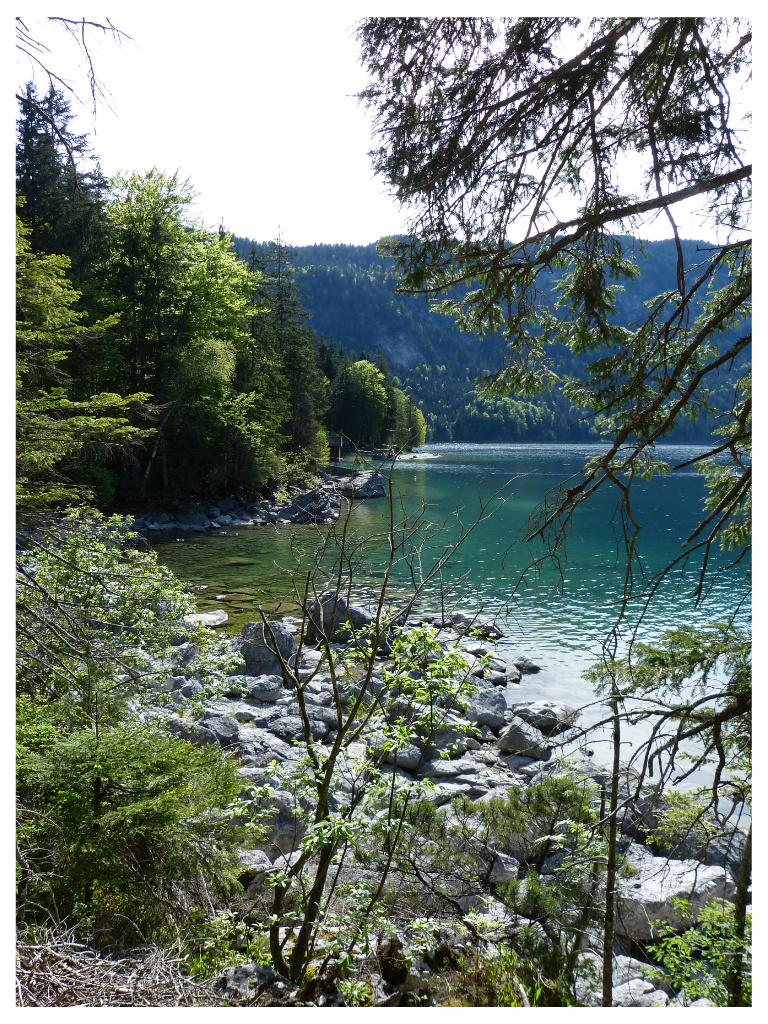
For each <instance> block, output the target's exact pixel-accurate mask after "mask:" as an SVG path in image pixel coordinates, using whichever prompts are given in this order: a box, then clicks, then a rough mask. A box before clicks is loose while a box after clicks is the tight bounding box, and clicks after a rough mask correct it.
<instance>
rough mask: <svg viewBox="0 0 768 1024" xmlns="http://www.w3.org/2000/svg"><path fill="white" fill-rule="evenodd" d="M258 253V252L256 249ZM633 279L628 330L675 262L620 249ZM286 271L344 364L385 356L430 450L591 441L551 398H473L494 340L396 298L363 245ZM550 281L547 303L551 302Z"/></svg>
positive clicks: (622, 296)
mask: <svg viewBox="0 0 768 1024" xmlns="http://www.w3.org/2000/svg"><path fill="white" fill-rule="evenodd" d="M233 242H234V246H235V250H236V251H237V252H238V253H239V254H240V255H241V256H242V258H243V259H246V258H247V257H248V254H249V252H250V248H251V240H250V239H246V238H239V237H237V236H235V237H234V239H233ZM261 248H262V245H259V244H257V249H261ZM708 249H709V245H708V243H706V242H704V241H696V240H692V241H683V253H684V257H685V262H686V265H689V266H695V265H696V263H698V262H700V261H701V260H702V259H703V258H704V256H705V255H706V252H707V250H708ZM625 251H626V252H627V253H633V254H634V255H635V257H636V259H637V262H638V264H639V266H640V274H639V276H638V277H637V278H636V279H635V280H633V281H627V282H624V283H623V285H624V291H623V292H620V293H619V294H618V296H617V301H616V312H617V320H618V322H619V323H621V324H624V325H628V324H629V323H631V322H632V321H633V320H636V319H639V318H640V315H641V313H642V312H643V309H644V307H643V304H644V303H645V302H648V301H649V300H651V299H652V298H654V297H655V296H657V295H658V294H659V293H661V292H663V291H665V290H668V289H671V288H674V287H675V281H676V253H675V245H674V242H673V241H672V240H671V239H669V240H664V241H656V242H644V243H642V245H641V244H640V243H638V242H635V241H633V240H632V239H629V238H627V239H626V241H625ZM293 252H294V253H295V255H294V256H293V259H292V262H293V265H294V267H295V268H296V281H297V285H298V288H299V291H300V293H301V296H302V301H303V303H304V306H305V308H306V309H307V310H308V311H309V313H310V314H311V319H310V321H309V324H310V326H311V327H312V328H313V330H314V331H315V332H316V333H317V334H318V335H320V336H322V337H323V338H324V339H325V340H326V341H329V340H330V339H333V340H334V341H335V342H336V344H337V345H340V346H341V347H342V348H343V350H344V352H345V353H346V354H347V356H349V357H351V358H357V357H358V355H359V354H360V353H361V352H364V353H366V354H369V355H370V354H372V353H373V352H374V351H375V350H376V349H377V348H381V350H382V351H383V352H384V353H385V355H386V357H387V359H388V361H389V364H390V366H391V368H392V372H393V374H395V376H396V378H397V381H396V382H397V383H398V384H399V386H400V387H401V388H402V389H403V391H404V392H405V393H406V394H408V395H412V396H413V399H414V401H415V403H416V404H417V405H418V406H419V408H421V410H422V412H423V413H424V416H425V418H426V421H427V424H428V428H429V433H428V440H432V441H448V440H457V441H579V440H587V439H589V438H595V437H597V432H596V430H595V428H594V426H593V425H592V423H591V422H579V414H578V413H577V411H576V410H575V409H573V408H572V407H571V405H570V403H569V402H568V401H567V399H566V398H565V397H564V396H563V395H562V394H561V393H559V392H558V391H554V392H552V393H551V394H546V395H544V396H542V397H540V398H538V399H536V400H535V401H532V400H530V399H516V398H515V397H514V396H505V397H494V396H481V395H478V394H477V392H476V391H475V390H474V388H473V383H474V382H475V380H477V378H479V377H481V376H483V375H484V374H486V373H488V372H490V371H493V370H495V369H497V368H498V367H499V366H500V363H501V348H502V341H501V339H500V338H499V337H498V336H494V335H489V336H487V337H486V338H484V339H483V340H478V339H477V338H476V337H474V336H468V335H462V334H461V333H460V332H459V331H457V330H456V329H455V328H454V325H453V320H452V319H451V318H450V317H447V316H441V315H439V314H435V313H433V312H431V311H430V308H429V305H428V303H427V302H426V301H425V299H424V298H423V297H421V296H417V295H405V294H398V293H397V292H396V291H395V288H396V285H397V279H396V275H395V274H394V272H393V270H392V268H391V263H390V261H389V260H387V259H386V258H385V257H383V256H381V255H380V254H379V253H378V251H377V248H376V245H375V244H371V245H366V246H355V245H341V244H335V245H334V244H323V245H308V246H299V247H295V249H294V250H293ZM555 281H556V279H555V277H554V275H553V282H552V283H553V287H552V292H551V297H552V298H554V295H555V291H554V285H555ZM553 358H554V360H555V367H556V368H562V369H566V362H565V361H566V360H573V359H574V357H573V356H572V355H571V354H570V353H569V352H567V351H566V350H564V349H562V350H553ZM743 369H744V367H743V366H740V367H734V368H732V369H731V373H730V374H729V373H727V372H724V373H723V374H722V375H721V378H720V384H719V388H718V394H717V399H718V405H719V406H720V407H727V406H729V405H730V394H731V392H732V384H730V383H729V381H732V380H735V378H736V376H737V375H738V371H742V370H743ZM713 426H714V422H713V419H712V418H711V417H709V418H707V417H702V419H701V420H700V421H699V422H697V423H692V422H686V423H684V424H681V425H680V426H678V427H677V429H676V433H675V438H676V439H677V440H680V441H683V440H691V441H693V440H697V439H703V438H704V437H707V436H708V435H709V433H710V431H711V429H712V427H713Z"/></svg>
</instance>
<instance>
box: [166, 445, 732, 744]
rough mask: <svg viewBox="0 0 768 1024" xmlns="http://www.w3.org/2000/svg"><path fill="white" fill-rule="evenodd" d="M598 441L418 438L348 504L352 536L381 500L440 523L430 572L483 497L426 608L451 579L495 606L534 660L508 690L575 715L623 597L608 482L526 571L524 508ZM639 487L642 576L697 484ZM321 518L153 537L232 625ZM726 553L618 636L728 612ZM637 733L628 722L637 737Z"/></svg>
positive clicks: (696, 502)
mask: <svg viewBox="0 0 768 1024" xmlns="http://www.w3.org/2000/svg"><path fill="white" fill-rule="evenodd" d="M600 450H601V449H600V447H599V446H597V445H481V444H443V445H425V446H424V449H423V451H424V452H425V453H430V454H431V455H434V456H436V457H435V458H429V459H413V460H407V461H402V462H401V461H396V462H395V464H394V466H392V465H391V464H389V463H385V464H384V466H383V467H382V472H385V474H391V476H390V479H391V492H392V503H390V501H389V500H388V499H372V500H369V501H365V502H357V503H355V504H354V505H353V507H352V510H351V516H350V529H351V530H352V532H353V533H354V534H355V535H356V536H357V537H358V538H364V537H371V536H373V535H377V534H378V535H381V534H386V533H387V529H388V524H389V519H390V507H391V504H392V505H393V506H394V510H395V515H394V519H395V522H401V521H403V519H405V520H406V521H407V522H413V521H414V519H415V517H417V516H419V515H421V516H422V517H423V518H424V520H427V521H429V522H431V523H433V524H442V525H441V526H440V528H435V529H433V530H432V531H428V532H430V533H431V536H429V537H428V539H427V540H426V541H425V543H424V546H423V549H422V554H421V567H422V571H423V572H425V573H426V572H427V571H428V570H429V567H430V566H431V565H432V564H433V562H434V560H435V559H437V558H438V557H439V556H440V555H441V554H443V553H444V552H445V550H446V549H447V548H448V547H449V546H451V545H452V544H455V543H456V542H457V540H458V539H459V538H460V536H461V533H462V530H466V529H467V528H468V527H470V526H471V525H472V524H473V523H474V522H475V520H476V519H477V517H478V515H479V514H480V511H481V507H482V508H483V509H484V512H483V515H484V521H483V522H481V523H479V524H478V525H477V526H475V527H474V529H473V530H472V532H471V533H469V535H468V536H466V537H465V538H464V539H463V540H462V542H461V544H460V546H459V547H458V550H457V551H456V552H455V554H454V556H453V557H452V558H451V560H450V562H449V563H448V564H447V565H446V566H445V568H444V569H443V570H442V573H441V574H440V578H439V579H438V580H435V581H433V582H431V583H430V584H428V585H427V587H426V588H425V595H424V601H423V602H422V603H423V606H425V607H428V606H430V605H431V606H433V607H435V608H437V607H439V605H440V600H441V593H440V586H441V585H442V587H443V588H447V589H448V590H450V591H451V593H450V594H449V596H448V597H447V598H446V604H447V605H449V606H450V607H451V608H459V609H462V610H465V611H473V612H474V611H477V610H478V608H480V609H481V610H482V613H483V614H484V615H489V616H495V617H497V621H498V622H499V625H500V626H501V628H502V629H503V630H504V632H505V634H506V635H505V637H504V638H503V639H502V640H500V641H499V643H498V650H499V653H500V654H502V655H503V656H508V655H511V654H516V653H523V654H526V655H527V656H528V657H530V658H531V659H533V660H534V661H535V662H537V663H538V664H539V665H540V666H541V669H542V670H541V672H539V673H537V674H535V675H526V676H523V677H522V680H521V683H520V684H519V685H517V686H510V687H509V688H508V690H507V693H508V700H509V701H510V702H514V701H516V700H531V699H537V698H545V699H553V700H562V701H565V702H566V703H569V704H573V705H576V706H579V707H582V708H584V711H583V715H582V718H581V720H580V722H579V724H580V725H587V724H590V723H592V722H595V721H598V720H599V719H600V718H602V717H603V715H604V709H603V708H602V707H601V706H600V705H599V704H598V703H597V702H596V700H595V697H594V694H593V691H592V688H591V686H590V684H589V683H587V682H586V681H585V680H583V679H582V678H581V674H582V672H583V671H584V670H585V669H586V668H587V667H588V666H589V665H591V664H593V663H594V662H595V661H597V660H599V658H600V654H601V644H602V641H603V639H604V637H605V636H606V634H607V633H608V632H609V630H610V629H611V627H612V625H613V623H614V621H615V618H616V614H617V611H618V604H619V600H620V597H621V587H622V580H623V569H624V561H623V557H624V555H623V545H622V540H621V536H620V532H619V527H618V525H614V526H612V525H611V517H612V514H613V512H614V510H615V507H616V503H617V500H618V490H617V488H611V489H609V488H607V487H605V488H603V491H602V493H599V494H598V495H597V496H596V497H595V499H592V500H590V502H589V503H588V507H586V506H582V507H581V508H580V509H579V511H578V514H577V517H576V519H575V521H574V529H573V531H572V533H571V535H570V536H569V538H568V541H567V545H566V549H565V557H564V558H563V559H561V561H560V562H559V564H557V565H555V564H552V563H544V564H542V565H541V566H540V567H539V569H538V570H537V571H535V572H530V571H529V572H528V573H527V574H525V576H523V574H524V572H525V570H526V569H527V568H528V567H529V566H530V565H531V563H532V561H533V559H534V558H535V556H536V555H537V554H541V549H540V548H538V549H536V548H533V547H531V546H530V545H528V544H526V543H525V542H524V539H523V537H524V531H525V526H526V522H527V520H528V517H529V516H530V515H531V514H532V513H533V512H534V510H535V509H536V508H537V507H538V506H539V505H540V503H541V502H542V501H543V500H544V499H545V497H546V496H547V494H548V493H550V492H551V491H552V490H553V489H554V488H556V487H557V485H558V484H560V483H561V482H563V481H566V480H568V479H569V478H571V477H573V476H574V474H577V473H578V472H579V470H580V469H581V467H582V466H583V463H584V460H585V458H587V457H588V456H589V455H593V454H597V452H599V451H600ZM697 451H698V449H697V448H696V447H694V446H689V445H666V446H663V447H662V446H659V449H658V452H659V454H660V455H662V457H664V458H665V460H666V461H667V462H668V463H670V464H671V465H673V466H674V465H676V464H677V463H680V462H683V461H685V460H687V459H689V458H691V457H692V456H693V455H694V454H696V452H697ZM635 487H636V490H637V493H636V497H635V499H634V507H635V512H636V518H637V520H638V522H640V523H642V527H643V528H642V530H641V533H640V540H639V548H638V560H637V562H636V565H635V575H636V576H637V575H638V574H639V573H644V574H645V576H646V578H650V577H651V576H652V575H653V574H654V572H656V571H658V570H659V569H661V568H662V567H663V566H664V565H666V564H667V563H668V562H670V561H671V560H672V559H674V558H675V557H677V556H678V555H680V554H681V553H682V551H683V548H682V543H683V541H684V540H685V538H686V537H688V535H689V534H690V532H691V530H692V529H693V527H694V526H695V524H696V523H697V522H698V520H699V517H700V514H701V508H702V505H701V503H702V499H703V496H704V486H703V482H702V479H701V477H700V476H699V474H697V473H696V471H695V468H693V467H691V468H688V469H685V470H682V471H680V472H677V473H671V474H669V475H666V476H662V477H657V478H655V479H654V480H652V481H649V482H645V481H639V482H638V483H637V484H635ZM343 514H344V507H342V517H343ZM341 521H342V520H341V519H340V520H339V523H341ZM319 529H322V530H323V531H326V530H327V529H328V528H327V527H323V528H314V527H311V526H292V525H281V526H274V527H271V526H262V527H254V528H248V527H245V528H243V527H236V528H231V529H229V530H228V531H223V532H226V533H227V535H226V536H200V535H190V534H189V533H187V534H184V535H178V537H168V536H164V537H163V538H162V539H158V540H156V541H153V546H154V547H155V549H156V550H157V552H158V557H159V558H160V560H161V561H162V562H163V563H165V564H166V565H168V566H170V568H172V569H173V570H174V572H175V573H176V574H177V575H178V576H179V577H180V578H181V579H183V580H185V581H187V582H189V583H192V584H193V585H196V586H204V587H205V588H206V589H205V590H202V591H200V592H199V594H198V608H199V610H201V611H207V610H210V609H212V608H224V609H225V610H226V611H227V612H228V614H229V616H230V622H229V623H228V624H227V628H230V629H231V630H232V631H234V632H237V631H239V629H240V627H241V625H242V624H243V623H244V622H247V621H252V620H253V619H255V618H257V615H258V613H257V608H258V605H259V604H261V605H262V606H263V607H264V609H265V610H269V611H275V612H276V611H278V610H279V611H281V612H282V613H289V612H290V611H291V608H292V605H293V602H292V601H291V600H290V597H291V591H292V585H293V584H294V583H295V582H298V581H300V580H301V571H302V569H304V571H306V569H307V568H308V567H309V566H310V565H311V561H312V559H313V556H314V554H315V552H316V551H317V549H318V547H319V543H320V539H321V536H322V535H321V534H320V533H318V530H319ZM386 547H387V545H386V543H385V542H384V541H383V540H382V541H374V542H373V543H372V544H371V545H369V547H368V550H367V551H366V554H365V556H364V558H363V560H362V565H361V569H360V575H361V581H360V582H361V588H365V589H368V588H372V589H375V587H376V585H377V582H378V581H379V580H380V579H381V573H382V571H383V566H382V565H381V563H380V559H381V558H383V557H384V556H385V553H386ZM727 558H728V556H727V555H723V554H721V553H720V552H719V551H718V552H716V553H715V556H714V560H713V562H712V565H711V571H710V574H709V576H710V579H711V581H712V586H711V589H710V592H709V594H708V596H707V599H706V601H704V603H703V604H702V605H701V606H700V607H698V608H696V607H695V606H694V601H693V596H692V593H691V589H692V582H691V578H690V576H689V577H687V578H686V579H685V580H681V579H680V578H679V577H670V578H669V579H668V580H666V581H665V582H664V583H663V584H662V585H661V587H660V589H659V592H658V594H657V595H656V597H655V598H654V600H653V601H652V602H651V604H650V605H649V606H648V608H647V609H646V610H645V611H644V613H643V614H642V618H641V611H642V609H643V604H642V603H638V604H637V606H636V607H635V609H634V614H632V613H630V615H629V618H628V620H627V626H626V627H625V629H624V630H623V634H622V636H623V640H624V641H626V640H628V639H629V637H630V635H631V634H632V633H633V632H634V633H635V634H636V635H637V636H638V637H640V638H641V639H650V638H653V637H655V636H658V634H659V633H660V632H661V631H662V630H664V629H666V628H669V627H671V626H676V625H682V624H684V623H691V624H703V623H705V622H709V621H713V620H722V619H723V618H724V617H726V616H727V615H730V614H733V613H734V611H735V610H736V608H737V605H738V602H739V600H740V599H744V598H745V595H746V594H747V593H748V588H747V583H746V580H745V578H744V576H743V575H737V574H730V578H728V579H723V580H717V579H716V578H715V576H714V574H715V572H716V570H717V568H718V567H720V566H722V565H724V564H726V563H727ZM410 586H411V584H410V579H409V575H408V573H407V571H406V567H405V565H404V564H401V565H400V566H399V567H398V570H397V571H396V573H395V576H394V588H395V591H397V590H401V592H402V593H408V592H409V588H410ZM748 612H749V609H748V607H747V603H746V600H744V603H743V604H742V607H741V610H740V612H739V617H740V618H741V619H742V620H746V616H747V615H748ZM639 736H640V734H639V733H638V732H637V731H635V733H634V735H633V740H634V742H637V740H638V739H639ZM587 745H588V746H589V748H590V749H593V750H594V753H595V758H596V759H597V760H599V761H605V760H607V757H608V746H607V742H606V740H605V736H604V735H601V734H599V733H596V734H594V735H592V736H591V737H590V738H589V741H588V744H587ZM626 754H627V756H628V755H629V747H628V748H627V752H626ZM625 759H626V758H625Z"/></svg>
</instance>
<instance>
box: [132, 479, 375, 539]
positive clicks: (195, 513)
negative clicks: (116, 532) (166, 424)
mask: <svg viewBox="0 0 768 1024" xmlns="http://www.w3.org/2000/svg"><path fill="white" fill-rule="evenodd" d="M321 476H322V477H323V478H324V479H323V482H322V483H320V484H318V486H316V487H313V488H310V489H309V490H304V489H303V488H301V487H289V488H288V491H289V492H290V498H288V499H287V500H285V501H282V502H281V501H277V500H276V498H275V496H274V495H273V497H272V498H271V499H270V498H263V499H260V500H258V501H249V500H247V499H246V498H244V497H242V496H241V495H234V494H233V495H229V496H228V497H226V498H221V499H220V500H219V501H216V502H213V503H200V502H196V503H185V502H181V501H174V502H171V503H170V505H169V506H168V507H167V508H164V509H162V510H157V511H156V510H149V511H146V512H140V513H130V514H129V515H130V518H131V519H132V520H133V528H134V529H135V530H136V531H137V532H138V533H140V534H144V535H146V534H157V533H162V532H166V531H174V532H182V533H221V531H226V530H227V529H231V528H235V527H245V526H273V525H276V524H288V523H295V524H307V523H318V524H323V523H333V522H335V521H336V520H337V519H338V518H339V510H340V508H341V501H340V499H341V498H348V499H366V498H377V497H383V496H384V495H386V493H387V491H386V487H387V481H386V479H385V478H384V477H383V476H382V475H381V474H380V473H377V472H376V471H374V470H369V471H366V472H361V473H352V472H350V473H343V472H342V473H341V474H340V475H333V476H332V475H330V473H324V474H321Z"/></svg>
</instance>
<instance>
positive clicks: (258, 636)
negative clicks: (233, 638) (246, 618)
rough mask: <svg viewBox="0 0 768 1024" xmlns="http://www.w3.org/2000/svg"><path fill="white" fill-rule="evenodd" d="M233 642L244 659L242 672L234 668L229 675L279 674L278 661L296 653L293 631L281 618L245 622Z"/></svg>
mask: <svg viewBox="0 0 768 1024" xmlns="http://www.w3.org/2000/svg"><path fill="white" fill-rule="evenodd" d="M237 646H238V647H239V649H240V653H241V654H242V656H243V660H244V661H245V667H246V673H242V672H240V671H238V670H237V669H236V670H235V671H233V672H232V675H241V674H247V675H250V676H271V675H279V676H282V665H281V663H280V658H278V653H279V655H280V657H281V658H282V660H283V661H284V662H286V663H287V662H289V661H290V659H291V658H292V657H293V656H294V654H295V653H296V641H295V639H294V637H293V634H292V633H291V632H290V631H289V630H288V629H286V627H285V626H284V625H283V624H282V623H281V622H269V623H267V624H265V623H263V622H246V624H245V625H244V626H243V628H242V630H241V631H240V637H239V640H238V641H237Z"/></svg>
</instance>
